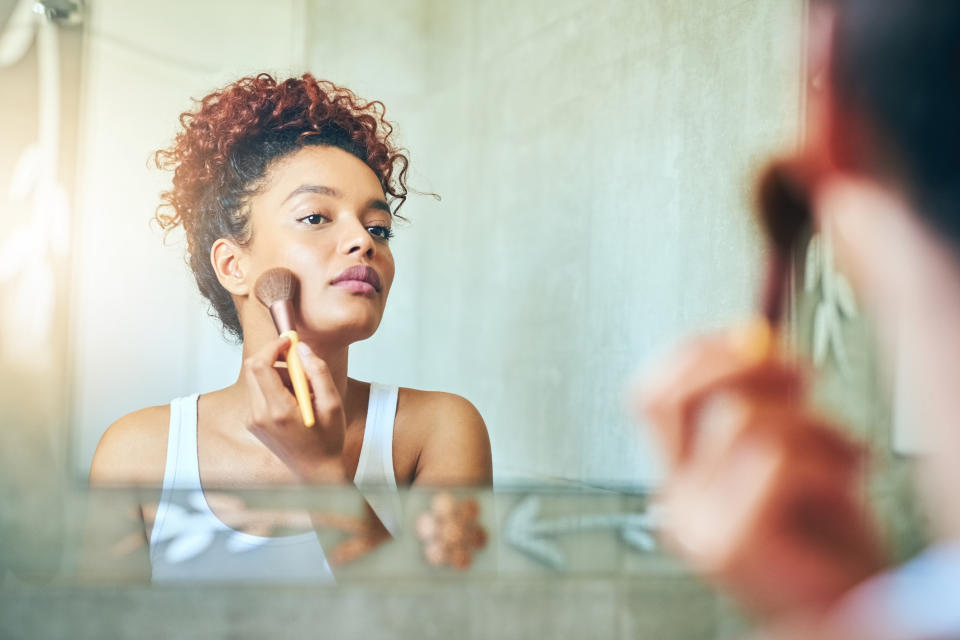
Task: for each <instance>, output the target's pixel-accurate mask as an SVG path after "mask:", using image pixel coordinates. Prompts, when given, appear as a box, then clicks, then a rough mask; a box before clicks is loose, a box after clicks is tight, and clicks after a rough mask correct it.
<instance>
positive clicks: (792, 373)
mask: <svg viewBox="0 0 960 640" xmlns="http://www.w3.org/2000/svg"><path fill="white" fill-rule="evenodd" d="M836 7H837V8H836V14H835V16H836V17H835V21H834V22H833V23H832V24H831V25H830V29H831V30H832V34H831V36H830V37H829V38H827V39H826V40H827V41H829V42H830V46H829V47H828V52H827V55H828V63H827V69H828V75H829V79H830V82H829V87H828V91H827V93H826V95H825V96H824V99H823V104H822V105H821V106H822V110H821V111H820V112H819V113H818V114H817V115H818V117H817V119H816V122H815V124H816V126H815V127H813V129H812V131H811V135H810V143H809V148H808V149H807V150H806V153H805V154H804V155H803V157H801V158H799V159H798V160H797V162H796V165H797V166H798V167H804V169H803V171H802V174H803V175H805V176H806V177H805V178H804V181H805V182H806V185H805V188H806V190H807V192H808V193H807V197H808V198H809V200H810V203H811V208H812V213H813V216H814V219H815V222H816V224H818V225H819V227H820V228H822V229H826V230H828V233H830V234H831V236H832V239H833V244H834V245H835V247H836V251H837V257H838V259H839V260H840V262H841V264H843V266H844V268H845V270H846V272H847V273H849V274H850V275H851V277H852V280H853V282H854V284H855V286H856V288H857V289H858V290H859V291H860V292H861V294H862V297H863V299H864V301H865V302H866V304H867V305H868V307H869V308H870V310H871V312H872V316H873V319H874V320H875V322H876V324H877V327H878V328H879V334H880V338H881V346H882V347H883V349H884V351H885V352H886V355H887V356H888V357H890V358H893V357H894V356H898V355H899V356H901V357H900V358H899V359H898V363H897V366H899V367H902V368H903V369H904V372H905V375H904V376H902V377H903V378H904V379H905V380H908V381H909V382H910V383H911V385H912V386H911V390H913V391H915V392H916V394H915V399H916V402H917V407H918V410H917V412H916V415H915V416H913V418H914V422H913V423H912V424H911V425H910V426H911V428H916V429H918V430H920V431H921V432H922V434H923V436H924V440H925V441H926V442H927V443H928V451H927V452H926V453H925V455H924V456H922V457H921V458H920V461H919V462H920V464H919V465H918V466H919V468H920V470H921V475H922V477H921V482H920V483H919V485H920V487H921V488H922V489H923V497H924V499H925V504H926V506H928V507H929V508H930V516H931V521H932V523H933V532H932V533H933V535H934V537H935V540H936V544H935V545H934V547H932V548H931V549H929V550H927V551H926V552H925V553H923V554H922V555H921V556H920V557H918V558H916V559H914V560H913V561H911V562H910V563H908V564H907V565H906V566H905V567H901V568H896V569H886V566H887V565H888V564H889V558H888V557H887V556H886V554H885V552H884V551H883V548H882V544H881V543H880V542H879V538H880V536H879V535H878V532H877V527H876V525H875V524H874V523H873V522H872V520H871V519H870V518H869V517H868V515H867V514H866V513H865V510H864V508H863V505H862V504H861V493H862V490H861V488H860V487H859V486H858V481H859V478H860V475H859V473H858V470H859V469H860V465H859V464H858V463H859V461H860V459H861V458H862V454H861V452H860V450H859V448H858V447H857V446H856V445H854V444H853V443H851V442H849V441H848V440H847V439H846V438H845V437H844V436H843V435H842V431H841V430H839V429H837V428H835V427H834V426H833V425H831V424H829V422H827V421H826V420H825V419H824V418H823V417H822V416H820V415H819V414H818V413H817V411H816V409H815V407H814V406H813V405H812V403H811V402H810V400H809V394H808V393H807V388H808V385H807V381H806V376H805V375H804V373H803V372H802V371H800V370H799V369H798V367H797V366H796V364H795V363H791V362H789V361H787V360H785V359H782V358H776V357H764V356H763V355H761V354H763V353H764V350H763V349H760V350H758V349H756V348H755V347H756V344H757V339H756V337H755V336H752V335H751V334H750V332H746V333H745V332H732V333H728V334H724V335H719V336H710V337H706V338H702V339H700V340H698V341H695V342H692V343H690V344H688V345H686V346H684V347H683V348H682V349H681V350H680V353H679V354H677V355H676V356H675V357H674V358H673V359H671V360H670V361H669V362H667V363H666V364H665V365H664V366H663V367H661V368H660V369H658V370H657V372H656V375H655V377H654V378H653V379H652V380H650V381H649V382H648V385H647V387H646V389H645V392H644V401H643V405H644V409H645V413H646V416H647V418H648V419H649V420H650V422H651V424H652V425H653V426H654V430H655V433H656V434H658V435H659V436H660V438H661V442H662V443H663V445H664V448H665V450H666V451H667V453H668V458H669V460H670V472H669V477H668V480H667V483H666V487H665V490H664V494H663V497H664V502H665V503H666V513H668V514H669V523H668V527H667V528H668V532H669V534H670V535H669V537H670V538H671V539H672V540H673V542H674V546H675V547H676V548H677V550H678V551H679V552H680V553H681V554H683V555H684V556H685V557H686V558H687V559H688V560H689V561H690V562H691V563H692V564H693V565H694V566H695V567H696V568H698V569H699V570H701V571H703V572H705V573H706V574H708V575H709V576H711V577H712V578H713V579H714V580H715V581H716V582H718V583H719V584H720V585H722V586H723V587H724V588H725V589H727V590H729V591H730V592H732V593H733V594H734V595H736V596H737V597H738V598H739V599H740V600H741V601H742V602H743V603H744V604H745V605H746V606H747V607H749V608H750V609H751V610H752V611H753V612H754V613H755V614H756V615H757V616H758V618H759V620H760V622H761V624H762V625H763V626H764V627H765V629H766V631H767V633H768V637H769V635H774V636H776V637H790V638H821V639H827V638H837V639H839V638H843V639H845V640H852V639H856V638H864V639H867V638H869V639H871V640H882V639H884V638H890V639H893V638H897V639H908V638H909V639H920V638H960V599H958V598H960V596H958V594H960V502H958V500H957V497H956V488H957V487H958V486H960V467H958V465H957V460H958V458H960V428H958V426H957V416H958V415H960V401H958V397H960V396H958V394H957V389H956V388H957V381H958V380H960V357H958V354H960V329H958V328H960V253H958V252H960V117H958V115H957V105H958V104H960V73H958V63H960V3H957V2H955V0H927V1H926V2H916V0H884V2H874V1H873V0H847V1H846V2H843V3H837V4H836ZM828 22H829V21H828ZM814 35H816V34H814ZM815 40H816V38H811V41H815Z"/></svg>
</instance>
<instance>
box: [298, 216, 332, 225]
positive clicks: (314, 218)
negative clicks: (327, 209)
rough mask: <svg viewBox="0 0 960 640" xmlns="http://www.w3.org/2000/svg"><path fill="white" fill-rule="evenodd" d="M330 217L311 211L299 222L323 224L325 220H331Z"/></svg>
mask: <svg viewBox="0 0 960 640" xmlns="http://www.w3.org/2000/svg"><path fill="white" fill-rule="evenodd" d="M329 221H330V218H328V217H326V216H325V215H322V214H319V213H311V214H310V215H308V216H306V217H303V218H300V219H299V220H298V222H304V223H306V224H309V225H318V224H323V223H324V222H329Z"/></svg>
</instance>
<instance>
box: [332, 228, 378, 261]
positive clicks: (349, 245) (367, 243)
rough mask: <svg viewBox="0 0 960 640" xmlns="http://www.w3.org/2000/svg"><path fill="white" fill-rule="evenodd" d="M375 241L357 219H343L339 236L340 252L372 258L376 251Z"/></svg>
mask: <svg viewBox="0 0 960 640" xmlns="http://www.w3.org/2000/svg"><path fill="white" fill-rule="evenodd" d="M376 246H377V245H376V243H375V242H374V241H373V236H371V235H370V232H369V231H367V229H366V227H364V226H363V225H362V224H361V223H360V221H359V220H355V219H348V220H345V221H344V231H343V234H342V235H341V236H340V252H341V253H343V254H345V255H354V254H357V255H362V256H365V257H367V258H372V257H373V254H374V253H375V252H376Z"/></svg>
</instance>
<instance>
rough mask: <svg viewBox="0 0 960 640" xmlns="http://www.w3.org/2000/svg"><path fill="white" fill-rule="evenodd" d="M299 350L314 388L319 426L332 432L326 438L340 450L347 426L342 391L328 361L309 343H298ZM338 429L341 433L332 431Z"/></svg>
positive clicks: (314, 409) (333, 446)
mask: <svg viewBox="0 0 960 640" xmlns="http://www.w3.org/2000/svg"><path fill="white" fill-rule="evenodd" d="M297 350H298V352H299V354H300V360H301V361H302V362H303V370H304V373H306V374H307V380H308V381H309V382H310V387H311V389H313V411H314V413H315V414H316V417H317V426H318V427H319V428H320V429H323V430H327V431H330V432H331V433H328V434H327V436H326V438H325V440H327V441H328V444H329V445H330V447H331V449H334V450H338V449H340V448H342V447H343V431H344V429H345V427H346V425H345V418H344V414H343V400H342V399H341V398H340V391H339V390H338V389H337V385H336V384H335V383H334V381H333V376H332V375H331V373H330V368H329V367H328V366H327V363H326V362H324V361H323V359H322V358H320V357H318V356H317V355H316V354H315V353H314V352H313V350H312V349H310V347H309V345H307V344H306V343H303V342H301V343H299V344H298V345H297ZM336 431H339V434H338V433H332V432H336Z"/></svg>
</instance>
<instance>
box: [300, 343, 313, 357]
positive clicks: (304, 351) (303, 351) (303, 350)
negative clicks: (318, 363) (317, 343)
mask: <svg viewBox="0 0 960 640" xmlns="http://www.w3.org/2000/svg"><path fill="white" fill-rule="evenodd" d="M297 352H298V353H299V354H300V357H301V358H310V357H311V356H313V351H311V350H310V347H308V346H307V345H306V344H305V343H303V342H298V343H297Z"/></svg>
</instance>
